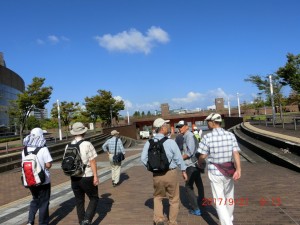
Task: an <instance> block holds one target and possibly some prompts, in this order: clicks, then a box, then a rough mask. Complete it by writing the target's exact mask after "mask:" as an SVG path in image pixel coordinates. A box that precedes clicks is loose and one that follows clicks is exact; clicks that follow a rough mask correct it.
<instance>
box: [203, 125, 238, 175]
mask: <svg viewBox="0 0 300 225" xmlns="http://www.w3.org/2000/svg"><path fill="white" fill-rule="evenodd" d="M234 151H240V148H239V146H238V143H237V140H236V138H235V136H234V134H233V133H231V132H229V131H225V130H224V129H223V128H215V129H213V130H212V132H211V133H208V134H206V135H204V136H203V138H202V139H201V142H200V144H199V149H198V152H200V153H201V154H205V155H208V158H207V161H208V171H210V172H211V173H212V174H214V175H217V176H223V175H222V173H221V172H219V170H218V169H217V168H216V167H215V166H214V165H213V164H211V163H224V162H231V161H232V153H233V152H234Z"/></svg>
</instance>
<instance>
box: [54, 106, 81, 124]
mask: <svg viewBox="0 0 300 225" xmlns="http://www.w3.org/2000/svg"><path fill="white" fill-rule="evenodd" d="M59 109H60V119H61V120H62V122H63V124H64V125H65V126H66V127H67V129H68V127H69V125H70V123H71V121H72V120H73V119H74V118H75V116H76V113H77V112H78V111H80V106H79V103H78V102H67V101H62V102H61V103H60V107H59ZM51 116H52V118H58V109H57V103H54V104H53V107H52V109H51Z"/></svg>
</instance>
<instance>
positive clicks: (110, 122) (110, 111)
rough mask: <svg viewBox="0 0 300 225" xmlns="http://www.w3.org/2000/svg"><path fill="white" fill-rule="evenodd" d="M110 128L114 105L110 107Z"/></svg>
mask: <svg viewBox="0 0 300 225" xmlns="http://www.w3.org/2000/svg"><path fill="white" fill-rule="evenodd" d="M110 127H112V105H111V106H110Z"/></svg>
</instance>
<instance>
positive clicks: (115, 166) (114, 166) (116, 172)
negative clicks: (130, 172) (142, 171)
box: [109, 154, 121, 184]
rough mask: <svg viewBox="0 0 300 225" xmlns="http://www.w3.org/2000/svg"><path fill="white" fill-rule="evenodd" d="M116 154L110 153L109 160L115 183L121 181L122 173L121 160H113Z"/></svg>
mask: <svg viewBox="0 0 300 225" xmlns="http://www.w3.org/2000/svg"><path fill="white" fill-rule="evenodd" d="M113 156H114V154H109V162H110V166H111V179H112V181H113V183H115V184H117V183H119V181H120V174H121V162H120V163H114V162H113Z"/></svg>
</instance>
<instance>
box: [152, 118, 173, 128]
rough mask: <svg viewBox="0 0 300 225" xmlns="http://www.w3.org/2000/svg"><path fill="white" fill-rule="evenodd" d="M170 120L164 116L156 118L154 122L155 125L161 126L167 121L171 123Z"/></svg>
mask: <svg viewBox="0 0 300 225" xmlns="http://www.w3.org/2000/svg"><path fill="white" fill-rule="evenodd" d="M169 122H170V120H164V119H162V118H157V119H156V120H154V122H153V127H156V128H158V127H161V126H162V125H164V124H165V123H169Z"/></svg>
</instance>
